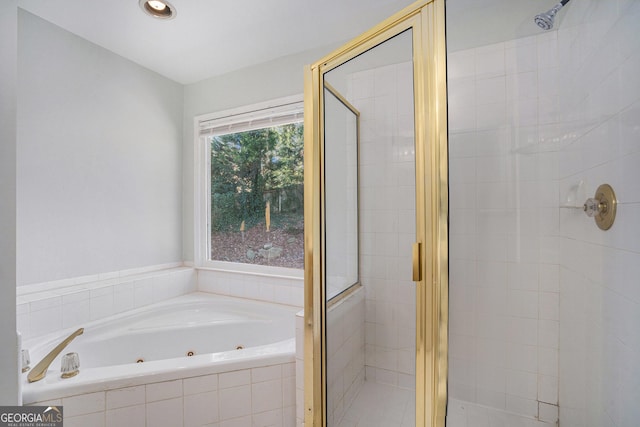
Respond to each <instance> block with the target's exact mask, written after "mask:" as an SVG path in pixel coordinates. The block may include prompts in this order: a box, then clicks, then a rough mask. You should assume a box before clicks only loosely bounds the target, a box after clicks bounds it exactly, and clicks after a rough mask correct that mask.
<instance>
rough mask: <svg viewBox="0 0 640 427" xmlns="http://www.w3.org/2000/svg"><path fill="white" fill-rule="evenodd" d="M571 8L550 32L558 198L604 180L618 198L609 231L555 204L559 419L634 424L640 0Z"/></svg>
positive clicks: (639, 308) (639, 415)
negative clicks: (554, 59)
mask: <svg viewBox="0 0 640 427" xmlns="http://www.w3.org/2000/svg"><path fill="white" fill-rule="evenodd" d="M574 6H575V7H572V8H571V9H569V10H568V11H567V15H566V19H567V22H566V25H563V26H561V27H560V29H559V30H558V32H557V38H558V43H557V48H558V65H559V69H560V76H559V85H558V86H559V101H560V106H561V110H560V112H559V119H560V121H561V122H570V123H571V124H572V125H573V126H574V127H575V128H576V131H575V136H574V138H573V140H572V144H571V145H570V146H568V147H567V149H566V150H564V151H562V152H561V153H560V156H559V172H560V175H559V178H560V197H561V202H562V201H563V200H564V199H565V198H566V196H567V194H568V193H569V190H570V188H571V187H573V186H576V185H577V184H578V183H580V182H581V181H582V182H583V187H584V191H585V192H586V194H587V196H588V197H591V196H592V195H593V193H594V192H595V189H596V187H597V186H598V185H600V184H602V183H609V184H611V185H612V186H613V187H614V189H615V191H616V194H617V196H618V198H619V202H620V204H619V206H618V211H619V215H618V218H617V221H616V223H615V224H614V226H613V227H612V228H611V229H610V230H609V231H607V232H603V231H601V230H599V229H598V228H597V227H596V226H595V224H594V223H593V220H592V219H589V218H587V217H586V216H584V215H583V214H581V213H580V212H579V211H574V210H569V209H562V210H561V211H560V226H559V228H560V248H561V250H560V253H559V257H560V271H559V276H560V281H559V283H560V294H559V311H558V314H557V315H558V317H559V331H558V333H559V339H560V349H559V372H560V376H559V379H558V382H559V396H558V399H559V401H560V411H559V412H560V424H561V425H563V426H585V427H586V426H600V425H610V426H632V425H637V424H638V420H640V410H639V409H638V405H637V401H638V398H639V393H638V386H637V385H638V381H639V378H640V369H639V368H638V367H637V363H635V362H634V361H637V360H639V359H640V346H639V345H638V343H639V342H640V340H638V339H637V337H638V336H639V335H638V332H637V329H638V328H637V325H638V324H640V323H639V322H640V305H639V304H638V302H640V299H638V295H639V291H638V289H640V288H639V287H638V286H637V280H636V278H637V277H638V273H639V270H638V269H639V267H638V265H639V264H640V246H639V245H638V242H639V241H640V221H638V218H640V215H639V214H640V209H639V206H640V192H638V182H640V157H639V156H638V153H640V32H639V30H638V28H639V27H638V25H637V23H638V20H639V19H640V2H638V1H617V2H616V1H609V2H593V1H590V2H584V3H583V2H579V3H576V4H575V5H574ZM553 315H555V313H553ZM554 385H555V384H549V385H547V387H546V388H547V393H548V394H550V395H551V397H553V392H556V393H558V389H555V390H554V389H553V386H554Z"/></svg>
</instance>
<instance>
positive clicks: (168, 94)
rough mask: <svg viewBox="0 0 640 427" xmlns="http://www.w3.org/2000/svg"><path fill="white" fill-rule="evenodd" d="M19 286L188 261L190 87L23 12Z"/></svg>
mask: <svg viewBox="0 0 640 427" xmlns="http://www.w3.org/2000/svg"><path fill="white" fill-rule="evenodd" d="M18 43H19V46H18V70H19V74H18V142H19V143H18V154H17V156H18V166H17V168H18V172H17V181H18V182H17V199H18V200H17V205H18V221H17V235H18V237H17V239H18V255H17V275H18V285H26V284H32V283H40V282H45V281H54V280H60V279H67V278H71V277H78V276H85V275H93V274H99V273H106V272H113V271H122V270H126V269H131V268H138V267H144V266H149V265H157V264H165V263H170V262H176V261H181V260H182V234H181V233H182V198H181V191H182V141H181V138H182V111H183V88H182V86H181V85H179V84H178V83H175V82H172V81H170V80H168V79H166V78H164V77H161V76H159V75H158V74H155V73H153V72H151V71H149V70H146V69H144V68H142V67H140V66H138V65H136V64H134V63H132V62H130V61H128V60H125V59H124V58H122V57H120V56H117V55H115V54H113V53H111V52H109V51H107V50H105V49H103V48H101V47H98V46H96V45H94V44H92V43H90V42H88V41H86V40H84V39H81V38H79V37H77V36H75V35H73V34H71V33H69V32H67V31H64V30H62V29H61V28H59V27H56V26H54V25H52V24H50V23H48V22H46V21H44V20H42V19H40V18H38V17H36V16H34V15H31V14H29V13H28V12H25V11H22V10H21V11H20V13H19V41H18Z"/></svg>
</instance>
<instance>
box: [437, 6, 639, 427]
mask: <svg viewBox="0 0 640 427" xmlns="http://www.w3.org/2000/svg"><path fill="white" fill-rule="evenodd" d="M638 18H640V2H638V1H636V0H632V1H606V2H602V1H589V0H585V1H581V2H572V3H571V4H570V5H569V7H567V11H566V15H565V17H564V19H563V21H562V23H561V25H560V29H559V30H557V31H551V32H546V33H541V34H540V35H539V36H535V37H527V38H522V39H518V40H512V41H508V42H505V43H498V44H496V45H492V46H488V47H483V48H478V49H471V50H467V51H461V52H455V53H451V54H450V55H449V58H448V59H449V60H448V67H449V69H448V71H449V90H450V103H449V118H450V139H449V142H450V167H451V170H450V172H451V176H450V178H451V186H450V208H451V228H450V233H451V236H450V242H451V252H450V256H451V264H450V277H451V279H450V280H451V281H450V284H451V289H450V298H451V300H450V342H451V346H450V366H451V370H450V382H449V384H450V397H451V398H452V400H451V402H454V403H456V404H454V405H451V404H450V408H451V410H450V412H449V419H448V421H449V423H448V425H452V426H458V425H460V426H463V425H469V426H471V425H473V426H476V425H494V424H487V422H494V421H492V420H491V417H492V415H491V413H490V412H491V411H493V410H505V411H507V412H511V413H515V414H519V415H520V416H521V417H524V418H522V420H520V421H509V423H506V424H504V422H503V424H496V425H510V426H511V425H514V426H515V425H535V424H530V423H533V422H534V421H533V420H534V419H535V418H536V417H537V418H538V420H539V421H535V422H539V423H542V422H548V423H555V422H556V421H557V420H558V418H560V424H561V425H563V426H601V425H611V426H622V425H636V424H637V422H638V420H640V412H638V409H637V405H635V404H633V403H631V402H632V401H633V399H636V400H637V398H638V393H637V390H638V388H637V384H638V378H640V370H639V369H637V368H636V367H635V364H634V363H632V362H630V361H632V360H638V359H639V356H640V355H639V354H638V351H640V347H638V346H636V345H635V343H636V342H640V340H636V339H635V337H636V336H638V334H637V332H636V331H635V330H636V329H637V328H635V327H633V326H632V325H637V324H639V323H638V322H639V321H640V306H639V305H638V302H640V299H638V295H639V294H640V291H637V289H638V287H637V286H635V284H636V282H637V281H636V280H633V279H632V278H634V277H637V275H638V273H639V272H640V270H639V268H640V267H638V265H639V264H640V262H639V261H640V247H639V245H638V244H637V242H639V241H640V234H639V233H640V231H639V230H640V222H639V221H638V218H640V215H639V214H640V208H639V206H640V191H638V188H639V187H638V185H637V183H638V182H640V156H639V155H638V152H640V142H638V141H640V138H639V137H640V130H639V129H640V33H639V32H638V28H640V27H638V25H637V22H638ZM503 58H504V60H503ZM494 61H495V62H494ZM503 85H504V88H503ZM503 105H505V106H506V113H505V114H504V115H503V111H502V106H503ZM604 182H607V183H610V184H612V185H613V186H614V188H615V189H616V190H617V193H618V197H619V200H620V205H619V209H621V210H620V212H623V213H621V214H620V216H619V218H618V221H617V223H616V224H615V225H614V227H613V228H612V229H611V230H610V231H608V232H602V231H600V230H599V229H597V228H596V227H595V224H594V223H593V220H591V219H589V218H587V217H586V216H585V215H584V214H583V213H582V212H580V211H579V210H576V209H566V208H560V206H563V205H566V204H568V201H567V198H568V197H569V196H570V195H571V194H572V191H573V196H572V198H571V200H570V202H571V203H572V204H576V203H577V204H579V205H581V204H582V202H583V201H584V198H585V197H587V196H589V197H590V196H591V195H592V194H593V192H594V191H595V188H596V187H597V186H598V185H599V184H601V183H604ZM580 183H582V185H581V186H580V187H579V192H578V193H579V194H580V195H579V196H578V197H576V195H575V188H578V184H580ZM572 188H573V190H572ZM578 199H579V200H578ZM621 224H622V225H621ZM503 351H506V360H505V358H504V357H501V353H502V352H503ZM632 384H635V386H634V385H632ZM458 403H459V404H460V405H459V406H456V405H457V404H458ZM474 403H477V404H481V405H485V406H488V407H490V409H489V411H490V412H489V413H488V414H485V415H481V418H480V419H477V411H475V410H473V411H469V410H468V408H470V407H473V406H474ZM558 404H559V405H560V407H559V409H558ZM481 412H482V411H481ZM506 416H507V415H503V418H504V417H506ZM509 416H515V415H513V414H512V415H509ZM487 417H489V419H488V421H487ZM472 419H473V421H472ZM527 420H528V421H527ZM496 423H497V421H496ZM518 423H520V424H518ZM522 423H524V424H522ZM527 423H529V424H527ZM541 425H542V424H541Z"/></svg>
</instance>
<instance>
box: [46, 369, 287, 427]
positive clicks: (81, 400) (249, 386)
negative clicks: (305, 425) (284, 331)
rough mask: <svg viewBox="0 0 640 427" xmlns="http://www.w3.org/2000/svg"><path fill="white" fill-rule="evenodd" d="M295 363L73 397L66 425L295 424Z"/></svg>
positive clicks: (66, 407)
mask: <svg viewBox="0 0 640 427" xmlns="http://www.w3.org/2000/svg"><path fill="white" fill-rule="evenodd" d="M294 384H295V363H293V362H291V363H283V364H278V365H271V366H265V367H258V368H252V369H245V370H240V371H233V372H228V373H223V374H213V375H207V376H202V377H194V378H185V379H182V380H174V381H166V382H160V383H152V384H147V385H142V386H136V387H126V388H120V389H115V390H108V391H106V392H98V393H90V394H85V395H80V396H69V397H64V398H62V399H59V400H57V401H53V402H36V403H34V405H43V404H58V405H63V406H64V415H65V417H64V423H65V425H72V426H83V427H86V426H92V427H93V426H106V427H139V426H144V425H148V426H154V427H165V426H166V427H179V426H184V427H196V426H209V427H227V426H242V427H247V426H264V427H267V426H269V427H272V426H277V427H292V426H294V425H295V408H294V406H295V385H294Z"/></svg>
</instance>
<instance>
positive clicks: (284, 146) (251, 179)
mask: <svg viewBox="0 0 640 427" xmlns="http://www.w3.org/2000/svg"><path fill="white" fill-rule="evenodd" d="M303 141H304V140H303V126H302V124H301V123H294V124H289V125H283V126H275V127H270V128H263V129H258V130H252V131H247V132H239V133H233V134H227V135H220V136H215V137H213V138H212V139H211V196H212V204H211V215H212V220H213V221H212V222H213V228H214V229H215V230H223V229H227V230H229V229H233V228H234V227H238V226H239V224H240V223H241V222H242V221H247V225H251V223H255V222H257V221H260V218H261V217H262V216H263V215H264V193H265V191H278V192H279V191H283V190H286V189H290V188H291V187H294V186H298V187H301V186H302V184H303V180H304V176H303V175H304V174H303V161H302V151H303V146H304V142H303ZM299 199H300V200H298V201H297V202H296V203H297V204H299V205H300V206H297V207H296V208H300V212H301V211H302V209H301V208H302V200H301V198H299Z"/></svg>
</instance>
